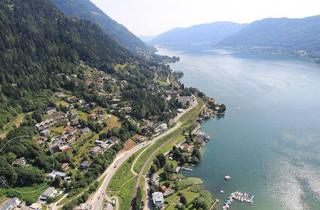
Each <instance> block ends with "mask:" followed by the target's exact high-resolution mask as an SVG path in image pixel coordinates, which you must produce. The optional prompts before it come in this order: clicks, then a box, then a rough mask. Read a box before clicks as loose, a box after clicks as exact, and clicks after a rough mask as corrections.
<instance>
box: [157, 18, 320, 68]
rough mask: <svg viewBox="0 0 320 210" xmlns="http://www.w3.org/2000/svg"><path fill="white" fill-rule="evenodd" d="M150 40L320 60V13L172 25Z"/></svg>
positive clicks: (181, 47) (182, 46)
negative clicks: (298, 17) (258, 50)
mask: <svg viewBox="0 0 320 210" xmlns="http://www.w3.org/2000/svg"><path fill="white" fill-rule="evenodd" d="M152 43H153V44H155V45H160V46H164V47H168V48H171V49H175V50H190V49H200V50H203V49H209V48H213V47H218V48H223V47H232V48H238V49H260V50H261V49H268V50H273V51H279V52H285V53H293V54H298V55H302V56H306V57H310V58H313V59H314V60H316V61H317V62H320V16H312V17H306V18H300V19H290V18H267V19H262V20H258V21H255V22H253V23H250V24H237V23H230V22H217V23H212V24H202V25H196V26H193V27H190V28H186V29H184V28H175V29H172V30H169V31H168V32H165V33H163V34H160V35H159V36H157V37H156V38H154V39H153V41H152ZM190 46H197V48H195V47H193V48H192V47H191V48H190Z"/></svg>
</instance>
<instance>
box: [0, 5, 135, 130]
mask: <svg viewBox="0 0 320 210" xmlns="http://www.w3.org/2000/svg"><path fill="white" fill-rule="evenodd" d="M0 25H1V26H0V27H1V31H0V40H1V41H0V83H1V86H0V102H1V107H0V114H1V120H0V127H2V126H3V125H4V124H5V123H6V122H7V121H8V119H9V118H11V117H12V115H15V114H16V113H18V112H20V111H25V112H28V111H32V110H35V109H39V108H41V107H43V106H45V105H46V104H47V103H48V101H47V99H48V95H50V90H55V89H58V88H60V87H64V88H68V81H67V79H66V76H65V75H66V74H72V73H74V72H75V71H76V68H75V67H76V66H77V65H78V63H79V62H80V60H82V61H84V62H87V63H89V64H90V65H92V66H94V67H98V68H99V69H101V70H106V71H107V70H108V69H110V68H112V66H113V65H114V64H116V63H124V62H131V61H133V60H139V59H138V58H136V57H135V56H134V55H133V54H131V53H130V52H129V51H127V50H126V49H125V48H123V47H122V46H120V45H118V44H117V43H116V42H115V41H113V40H112V38H110V37H108V36H107V35H105V34H104V33H103V32H102V30H101V29H100V28H99V27H98V26H96V25H94V24H92V23H90V22H89V21H85V20H77V19H70V18H66V17H65V16H64V15H63V14H62V13H61V12H60V11H58V10H57V9H55V8H54V7H53V6H52V5H51V4H50V3H49V2H48V1H46V0H30V1H15V0H5V1H1V2H0Z"/></svg>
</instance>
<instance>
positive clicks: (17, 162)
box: [12, 157, 27, 166]
mask: <svg viewBox="0 0 320 210" xmlns="http://www.w3.org/2000/svg"><path fill="white" fill-rule="evenodd" d="M12 165H16V166H25V165H27V161H26V159H25V158H24V157H21V158H18V159H16V160H15V161H13V163H12Z"/></svg>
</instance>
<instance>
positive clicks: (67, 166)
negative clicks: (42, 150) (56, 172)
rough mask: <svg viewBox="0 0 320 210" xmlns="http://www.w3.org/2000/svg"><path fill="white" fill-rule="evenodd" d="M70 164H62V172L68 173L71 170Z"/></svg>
mask: <svg viewBox="0 0 320 210" xmlns="http://www.w3.org/2000/svg"><path fill="white" fill-rule="evenodd" d="M69 165H70V164H69V163H62V164H61V170H63V171H66V170H68V169H69Z"/></svg>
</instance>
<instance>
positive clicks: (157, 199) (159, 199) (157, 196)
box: [152, 192, 164, 209]
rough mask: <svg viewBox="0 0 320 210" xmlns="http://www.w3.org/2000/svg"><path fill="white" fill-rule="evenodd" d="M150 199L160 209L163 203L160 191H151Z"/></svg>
mask: <svg viewBox="0 0 320 210" xmlns="http://www.w3.org/2000/svg"><path fill="white" fill-rule="evenodd" d="M152 201H153V204H154V206H155V207H156V208H159V209H161V208H162V207H163V205H164V198H163V194H162V192H154V193H152Z"/></svg>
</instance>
